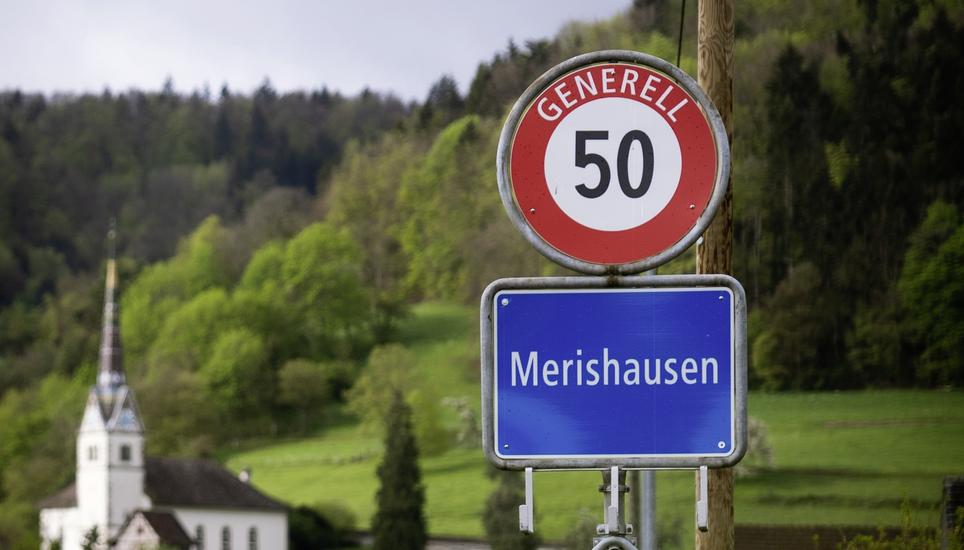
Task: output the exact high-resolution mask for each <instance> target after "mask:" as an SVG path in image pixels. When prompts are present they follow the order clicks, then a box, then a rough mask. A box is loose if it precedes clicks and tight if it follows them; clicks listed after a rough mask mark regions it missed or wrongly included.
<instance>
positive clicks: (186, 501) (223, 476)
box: [39, 457, 287, 511]
mask: <svg viewBox="0 0 964 550" xmlns="http://www.w3.org/2000/svg"><path fill="white" fill-rule="evenodd" d="M144 492H145V493H147V496H148V497H150V499H151V503H152V504H153V506H155V507H178V506H187V507H196V508H228V509H230V508H242V509H250V510H278V511H283V510H286V509H287V508H286V507H285V505H284V504H282V503H280V502H278V501H277V500H274V499H273V498H270V497H268V496H266V495H264V494H262V493H261V492H260V491H258V490H257V489H255V488H254V487H253V486H252V485H251V484H249V483H244V482H242V481H241V480H239V479H238V478H237V476H235V475H234V474H232V473H231V472H229V471H228V470H227V469H225V467H224V466H222V465H221V464H219V463H218V462H215V461H213V460H198V459H182V458H152V457H148V458H147V459H146V460H145V464H144ZM39 506H40V508H73V507H75V506H77V491H76V488H75V485H74V484H73V483H72V484H70V486H69V487H66V488H64V489H63V490H61V491H60V492H58V493H56V494H54V495H51V496H49V497H47V498H45V499H44V500H42V501H41V502H40V503H39Z"/></svg>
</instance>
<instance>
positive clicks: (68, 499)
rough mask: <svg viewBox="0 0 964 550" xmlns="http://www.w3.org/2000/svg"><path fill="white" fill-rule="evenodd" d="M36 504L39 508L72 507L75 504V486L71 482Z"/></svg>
mask: <svg viewBox="0 0 964 550" xmlns="http://www.w3.org/2000/svg"><path fill="white" fill-rule="evenodd" d="M37 506H38V507H39V508H41V509H43V508H73V507H75V506H77V486H76V485H74V484H73V483H71V484H70V485H68V486H67V487H64V488H63V489H61V490H60V491H57V492H56V493H54V494H52V495H50V496H49V497H47V498H45V499H43V500H41V501H40V502H39V503H37Z"/></svg>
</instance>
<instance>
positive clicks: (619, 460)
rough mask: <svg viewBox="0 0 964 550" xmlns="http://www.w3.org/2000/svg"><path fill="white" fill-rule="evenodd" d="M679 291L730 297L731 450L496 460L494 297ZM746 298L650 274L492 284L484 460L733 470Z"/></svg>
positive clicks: (500, 464)
mask: <svg viewBox="0 0 964 550" xmlns="http://www.w3.org/2000/svg"><path fill="white" fill-rule="evenodd" d="M679 288H725V289H729V291H730V292H731V295H732V298H733V301H732V306H731V307H732V308H733V319H732V329H733V331H732V335H733V336H732V337H733V346H732V348H733V349H732V353H733V355H732V362H731V368H732V384H733V385H732V392H733V394H732V400H731V404H732V407H733V432H732V435H731V441H732V451H731V452H730V453H727V454H725V455H719V454H715V453H714V454H704V455H641V454H640V455H566V456H539V457H512V456H505V457H504V456H501V455H500V453H498V452H497V450H496V449H495V442H496V439H495V429H496V423H495V422H496V420H495V415H496V402H495V399H496V393H497V392H496V380H495V376H496V373H495V363H496V360H495V352H496V342H495V321H496V320H495V313H494V312H495V309H494V308H495V305H496V297H497V295H498V294H499V293H500V292H502V291H506V290H530V291H533V290H547V291H548V290H554V291H563V292H565V291H578V290H589V289H592V290H600V289H603V290H626V289H654V290H673V289H679ZM746 310H747V305H746V294H745V292H744V290H743V287H742V285H740V283H739V281H737V280H736V279H734V278H733V277H730V276H729V275H654V276H637V277H620V278H616V279H608V278H599V277H520V278H510V279H499V280H497V281H494V282H492V283H491V284H490V285H489V286H488V287H487V288H486V289H485V292H484V293H483V294H482V302H481V311H480V313H481V315H480V324H481V327H480V329H481V336H482V338H481V354H482V449H483V451H484V453H485V456H486V458H487V459H488V460H489V462H490V463H492V464H493V465H494V466H496V467H497V468H500V469H503V470H523V469H525V468H535V469H543V470H550V469H551V470H585V469H605V468H609V467H611V466H620V467H623V468H629V469H690V468H698V467H700V466H708V467H711V468H720V467H727V466H732V465H734V464H736V463H737V462H739V461H740V459H742V458H743V455H744V454H745V453H746V446H747V433H746V430H747V427H746V425H747V421H746V416H747V413H746V392H747V375H746V371H747V359H746V358H747V350H746Z"/></svg>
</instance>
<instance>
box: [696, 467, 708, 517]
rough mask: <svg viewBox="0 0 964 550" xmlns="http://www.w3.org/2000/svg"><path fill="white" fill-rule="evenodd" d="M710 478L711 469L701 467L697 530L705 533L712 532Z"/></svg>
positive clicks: (697, 504) (697, 502)
mask: <svg viewBox="0 0 964 550" xmlns="http://www.w3.org/2000/svg"><path fill="white" fill-rule="evenodd" d="M708 477H709V469H708V468H707V467H706V466H700V498H699V499H698V500H697V501H696V528H697V529H699V530H700V531H702V532H704V533H705V532H706V531H709V530H710V524H709V515H710V511H709V502H710V499H709V492H710V490H709V484H708V482H707V478H708Z"/></svg>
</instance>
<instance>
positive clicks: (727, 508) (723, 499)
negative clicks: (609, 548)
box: [696, 0, 734, 550]
mask: <svg viewBox="0 0 964 550" xmlns="http://www.w3.org/2000/svg"><path fill="white" fill-rule="evenodd" d="M733 2H734V0H700V1H699V30H698V35H699V39H698V40H699V45H698V48H697V64H698V65H697V66H698V68H697V72H698V73H699V84H700V87H702V88H703V90H704V91H706V94H707V95H708V96H709V98H710V100H711V101H712V102H713V103H714V104H715V105H716V108H717V110H718V111H719V112H720V116H721V117H722V118H723V124H724V126H725V127H726V137H727V140H729V142H730V144H731V146H732V143H733ZM731 150H732V148H731ZM732 256H733V191H732V177H731V181H730V182H729V185H727V188H726V197H725V198H724V200H723V204H722V205H721V206H720V209H719V210H718V211H717V213H716V217H715V218H714V219H713V222H712V223H711V224H710V226H709V227H708V228H707V230H706V232H705V233H704V234H703V241H702V243H701V244H699V245H697V247H696V272H697V273H726V274H729V275H732V271H733V268H732ZM699 475H700V474H699V472H697V473H696V494H697V498H699V487H700V484H699ZM708 482H709V483H708V485H709V515H708V523H709V531H707V532H705V533H703V532H700V531H699V530H697V532H696V549H697V550H733V548H734V536H733V470H732V469H730V468H722V469H713V470H709V476H708Z"/></svg>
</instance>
